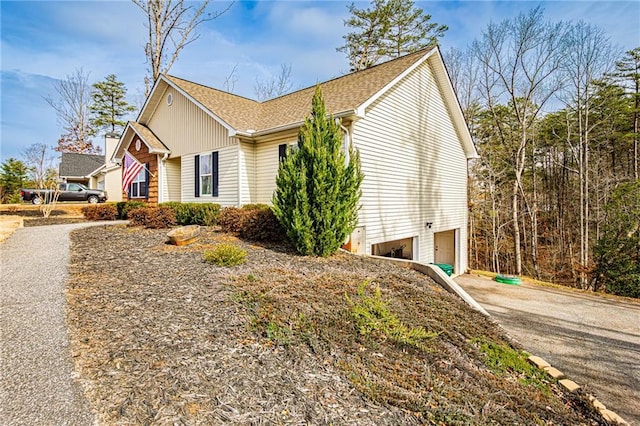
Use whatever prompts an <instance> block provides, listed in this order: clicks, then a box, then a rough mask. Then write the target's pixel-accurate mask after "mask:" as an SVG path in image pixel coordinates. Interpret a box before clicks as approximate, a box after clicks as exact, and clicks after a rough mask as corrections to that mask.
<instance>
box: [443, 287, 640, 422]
mask: <svg viewBox="0 0 640 426" xmlns="http://www.w3.org/2000/svg"><path fill="white" fill-rule="evenodd" d="M455 281H456V282H457V283H458V284H459V285H460V286H461V287H462V288H464V290H466V291H467V292H468V293H469V294H470V295H471V297H473V298H474V299H475V300H476V301H478V302H479V303H480V305H482V307H483V308H485V309H486V310H487V311H488V312H489V313H490V314H491V316H492V317H493V318H495V319H496V320H497V321H498V322H499V323H500V324H501V325H502V326H503V327H504V329H505V330H506V331H507V332H508V333H509V334H510V335H511V336H512V337H514V338H515V339H516V340H517V341H519V342H520V343H521V344H522V345H523V346H524V348H525V349H526V350H527V351H528V352H531V353H532V354H534V355H538V356H541V357H543V358H544V359H546V360H547V361H548V362H549V363H550V364H551V365H553V366H554V367H556V368H558V369H559V370H560V371H562V372H563V373H564V374H565V375H566V376H567V377H568V378H570V379H571V380H573V381H575V382H576V383H578V384H580V385H581V386H583V387H584V388H586V389H587V391H589V392H591V393H593V394H594V395H595V396H596V397H597V398H598V399H599V400H600V401H601V402H602V403H604V404H605V405H606V406H607V408H609V409H611V410H613V411H615V412H616V413H618V414H619V415H620V416H621V417H622V418H624V419H625V420H626V421H627V422H629V423H630V424H632V425H639V426H640V302H636V301H634V300H628V299H623V298H617V297H603V296H599V295H595V294H589V293H584V292H579V291H573V290H569V289H567V290H565V289H556V288H548V287H541V286H536V285H532V284H528V283H523V284H522V285H520V286H514V285H507V284H500V283H497V282H495V281H493V280H491V279H489V278H486V277H481V276H474V275H462V276H459V277H457V278H456V279H455Z"/></svg>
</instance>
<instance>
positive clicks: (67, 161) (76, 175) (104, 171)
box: [58, 133, 122, 201]
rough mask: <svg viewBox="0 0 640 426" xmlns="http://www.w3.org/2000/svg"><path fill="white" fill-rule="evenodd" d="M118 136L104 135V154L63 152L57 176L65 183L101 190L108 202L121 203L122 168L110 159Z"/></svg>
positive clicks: (113, 134)
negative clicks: (79, 184)
mask: <svg viewBox="0 0 640 426" xmlns="http://www.w3.org/2000/svg"><path fill="white" fill-rule="evenodd" d="M119 137H120V135H118V134H116V133H107V134H106V135H105V154H104V155H92V154H78V153H75V152H63V153H62V155H61V157H60V167H59V169H58V175H59V177H60V179H61V180H63V181H65V182H67V183H81V184H83V185H86V186H87V187H89V188H91V189H103V190H105V191H106V192H107V195H108V196H109V201H122V168H121V167H120V164H117V163H113V162H112V161H111V157H112V156H113V153H114V150H115V148H116V146H117V144H118V141H119Z"/></svg>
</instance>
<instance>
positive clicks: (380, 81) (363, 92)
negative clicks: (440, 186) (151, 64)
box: [165, 48, 434, 132]
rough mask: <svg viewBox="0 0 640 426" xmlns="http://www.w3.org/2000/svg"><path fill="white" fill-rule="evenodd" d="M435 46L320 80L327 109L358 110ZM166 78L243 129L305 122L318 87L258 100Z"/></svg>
mask: <svg viewBox="0 0 640 426" xmlns="http://www.w3.org/2000/svg"><path fill="white" fill-rule="evenodd" d="M431 49H434V48H429V49H423V50H420V51H418V52H415V53H412V54H410V55H406V56H403V57H400V58H397V59H394V60H391V61H388V62H385V63H382V64H380V65H376V66H374V67H371V68H368V69H366V70H363V71H359V72H354V73H351V74H347V75H345V76H342V77H338V78H334V79H333V80H329V81H326V82H324V83H320V84H319V85H320V87H321V88H322V95H323V97H324V101H325V105H326V108H327V111H328V112H329V113H331V114H338V113H341V112H346V111H349V110H355V109H356V108H357V107H359V106H360V105H362V104H363V103H364V102H366V101H367V100H368V99H369V98H371V97H372V96H373V95H375V94H376V93H378V92H379V91H380V90H382V89H383V88H384V87H385V86H386V85H387V84H389V83H390V82H391V81H392V80H393V79H394V78H396V77H397V76H399V75H400V74H402V73H403V72H404V71H406V70H407V68H409V67H410V66H411V65H413V64H415V63H416V62H417V61H418V60H420V59H421V58H422V57H424V56H425V55H426V54H427V53H428V52H429V51H430V50H431ZM165 77H166V78H167V79H168V80H169V81H171V82H172V83H173V84H175V85H176V86H178V87H179V88H180V89H181V90H183V91H185V92H186V93H188V94H189V95H190V96H191V97H193V98H194V99H195V100H196V101H198V102H199V103H200V104H202V105H203V106H204V107H205V108H207V109H208V110H209V111H210V112H211V113H213V114H215V115H216V116H218V117H219V118H220V119H221V120H223V121H224V122H226V123H227V124H229V125H230V126H231V127H233V128H234V129H236V130H239V131H248V130H251V131H257V132H260V131H264V130H268V129H273V128H277V127H280V126H286V125H288V124H294V123H300V122H303V121H304V119H305V117H307V116H308V115H309V112H310V111H311V99H312V97H313V92H314V90H315V86H312V87H308V88H306V89H302V90H298V91H296V92H293V93H290V94H288V95H284V96H280V97H278V98H275V99H271V100H268V101H265V102H257V101H254V100H251V99H248V98H244V97H241V96H237V95H233V94H231V93H227V92H223V91H221V90H217V89H213V88H211V87H207V86H203V85H201V84H197V83H193V82H190V81H187V80H183V79H181V78H178V77H174V76H171V75H166V76H165Z"/></svg>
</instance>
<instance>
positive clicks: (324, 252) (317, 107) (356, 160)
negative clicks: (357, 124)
mask: <svg viewBox="0 0 640 426" xmlns="http://www.w3.org/2000/svg"><path fill="white" fill-rule="evenodd" d="M362 179H363V175H362V171H361V169H360V155H359V153H358V152H357V151H356V150H354V149H353V147H352V146H349V149H348V157H347V155H345V152H344V147H343V134H342V129H341V128H340V124H339V123H337V122H336V121H334V119H333V117H331V116H328V115H327V111H326V108H325V105H324V100H323V98H322V92H321V90H320V87H319V86H318V87H316V91H315V94H314V95H313V100H312V110H311V117H309V118H307V119H306V121H305V124H304V126H303V127H302V129H301V130H300V133H299V134H298V149H297V150H289V151H288V152H287V156H286V157H285V158H284V159H283V160H282V161H281V162H280V167H279V169H278V176H277V177H276V191H275V193H274V195H273V212H274V214H275V216H276V217H277V218H278V221H279V222H280V224H281V225H282V227H283V228H284V229H285V230H286V233H287V236H288V237H289V239H290V240H291V241H292V242H293V244H294V245H295V247H296V249H297V250H298V252H300V253H301V254H303V255H314V256H323V257H326V256H329V255H331V254H333V253H335V252H336V251H337V250H338V248H340V246H341V245H342V244H343V243H344V242H345V241H346V239H347V237H348V236H349V234H351V232H352V231H353V229H354V228H355V227H356V225H357V223H358V209H359V201H360V195H361V191H360V184H361V183H362Z"/></svg>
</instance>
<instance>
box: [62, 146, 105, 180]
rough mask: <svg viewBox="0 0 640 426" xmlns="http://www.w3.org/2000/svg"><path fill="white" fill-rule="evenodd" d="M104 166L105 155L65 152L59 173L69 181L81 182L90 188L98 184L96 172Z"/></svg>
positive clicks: (63, 178)
mask: <svg viewBox="0 0 640 426" xmlns="http://www.w3.org/2000/svg"><path fill="white" fill-rule="evenodd" d="M103 166H104V155H92V154H78V153H75V152H63V153H62V155H61V156H60V167H59V168H58V175H59V176H60V179H62V180H64V181H65V182H68V183H81V184H83V185H85V186H88V187H89V188H94V187H95V186H92V184H94V185H95V184H96V183H97V182H96V181H95V177H94V174H95V173H96V172H97V171H98V170H100V169H101V168H102V167H103Z"/></svg>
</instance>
